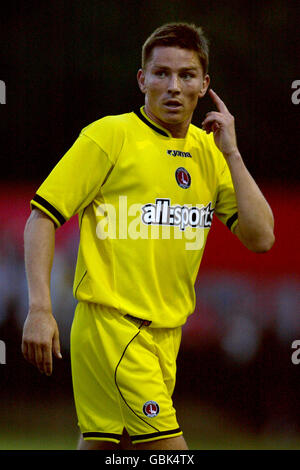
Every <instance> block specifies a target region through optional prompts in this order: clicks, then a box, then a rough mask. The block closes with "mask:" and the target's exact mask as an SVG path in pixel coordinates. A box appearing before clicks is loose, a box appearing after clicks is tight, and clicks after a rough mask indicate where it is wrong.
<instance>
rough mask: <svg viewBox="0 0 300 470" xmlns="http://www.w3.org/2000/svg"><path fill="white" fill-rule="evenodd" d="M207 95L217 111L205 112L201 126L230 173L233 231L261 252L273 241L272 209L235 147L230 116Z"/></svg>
mask: <svg viewBox="0 0 300 470" xmlns="http://www.w3.org/2000/svg"><path fill="white" fill-rule="evenodd" d="M209 95H210V97H211V98H212V100H213V102H214V103H215V105H216V107H217V111H211V112H209V113H207V114H206V118H205V119H204V121H203V122H202V128H203V129H204V130H205V131H206V132H207V133H210V132H213V135H214V141H215V144H216V146H217V147H218V148H219V150H220V151H221V152H222V153H223V155H224V158H225V159H226V161H227V164H228V167H229V170H230V173H231V178H232V182H233V186H234V190H235V195H236V201H237V208H238V223H237V225H236V227H235V229H234V230H233V231H234V233H235V235H236V236H237V237H238V238H239V240H240V241H241V242H242V243H243V244H244V245H245V246H246V247H247V248H248V249H249V250H251V251H254V252H257V253H264V252H266V251H268V250H270V249H271V247H272V246H273V244H274V241H275V236H274V218H273V214H272V210H271V208H270V206H269V204H268V202H267V201H266V199H265V198H264V196H263V194H262V192H261V191H260V189H259V187H258V186H257V184H256V182H255V181H254V179H253V178H252V176H251V175H250V173H249V171H248V170H247V168H246V166H245V164H244V162H243V159H242V157H241V154H240V152H239V150H238V147H237V142H236V134H235V125H234V117H233V116H232V115H231V114H230V112H229V111H228V109H227V107H226V106H225V104H224V103H223V101H222V100H221V99H220V98H219V96H218V95H217V94H216V93H215V92H214V91H213V90H209Z"/></svg>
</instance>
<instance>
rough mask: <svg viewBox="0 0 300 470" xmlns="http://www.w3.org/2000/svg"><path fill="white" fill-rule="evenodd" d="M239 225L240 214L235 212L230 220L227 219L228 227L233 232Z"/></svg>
mask: <svg viewBox="0 0 300 470" xmlns="http://www.w3.org/2000/svg"><path fill="white" fill-rule="evenodd" d="M237 223H238V213H237V212H235V214H233V215H232V216H231V217H229V219H227V222H226V225H227V227H228V228H229V230H230V231H231V232H233V230H234V229H235V227H236V225H237Z"/></svg>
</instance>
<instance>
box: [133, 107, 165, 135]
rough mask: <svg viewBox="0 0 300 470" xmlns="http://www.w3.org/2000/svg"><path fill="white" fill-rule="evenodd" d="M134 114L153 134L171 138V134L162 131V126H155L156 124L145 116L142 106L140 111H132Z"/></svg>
mask: <svg viewBox="0 0 300 470" xmlns="http://www.w3.org/2000/svg"><path fill="white" fill-rule="evenodd" d="M134 113H135V114H136V115H137V117H138V118H139V119H141V121H143V122H144V123H145V124H147V126H149V127H151V129H153V130H154V131H155V132H158V133H159V134H161V135H163V136H164V137H172V134H171V133H170V132H169V131H167V130H166V129H164V128H163V127H162V126H160V125H159V124H157V123H156V122H154V121H152V119H150V118H149V117H148V116H147V114H146V113H145V110H144V106H142V107H141V108H140V109H137V110H135V111H134Z"/></svg>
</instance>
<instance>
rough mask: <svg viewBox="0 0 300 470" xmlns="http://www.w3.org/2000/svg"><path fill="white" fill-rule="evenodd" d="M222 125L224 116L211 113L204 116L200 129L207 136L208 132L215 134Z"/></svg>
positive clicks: (214, 112)
mask: <svg viewBox="0 0 300 470" xmlns="http://www.w3.org/2000/svg"><path fill="white" fill-rule="evenodd" d="M223 123H224V116H223V115H222V114H221V113H218V112H216V111H211V112H209V113H207V114H206V118H205V119H204V121H203V122H202V129H203V130H205V131H206V133H207V134H209V133H210V132H212V131H213V132H216V131H217V130H218V129H219V128H220V127H221V126H222V124H223Z"/></svg>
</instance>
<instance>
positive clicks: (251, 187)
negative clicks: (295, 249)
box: [225, 151, 275, 252]
mask: <svg viewBox="0 0 300 470" xmlns="http://www.w3.org/2000/svg"><path fill="white" fill-rule="evenodd" d="M225 158H226V160H227V163H228V166H229V169H230V172H231V177H232V181H233V185H234V189H235V193H236V199H237V207H238V225H237V228H236V230H235V234H236V235H237V236H238V238H239V239H240V240H241V242H242V243H243V244H244V245H245V246H246V247H247V248H249V249H250V250H252V251H255V252H265V251H268V250H269V249H270V248H271V247H272V245H273V243H274V240H275V238H274V232H273V230H274V218H273V214H272V210H271V208H270V206H269V204H268V202H267V201H266V199H265V198H264V196H263V194H262V192H261V191H260V189H259V187H258V186H257V184H256V182H255V181H254V179H253V178H252V176H251V175H250V173H249V171H248V170H247V168H246V166H245V164H244V162H243V159H242V157H241V155H240V153H239V152H238V151H237V152H235V153H233V154H231V155H225Z"/></svg>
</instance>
